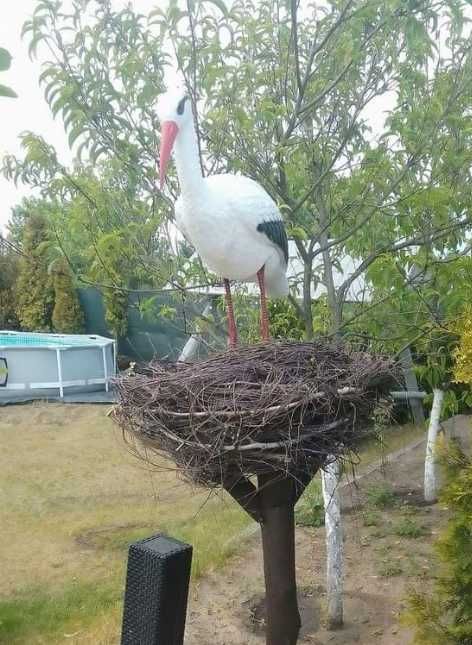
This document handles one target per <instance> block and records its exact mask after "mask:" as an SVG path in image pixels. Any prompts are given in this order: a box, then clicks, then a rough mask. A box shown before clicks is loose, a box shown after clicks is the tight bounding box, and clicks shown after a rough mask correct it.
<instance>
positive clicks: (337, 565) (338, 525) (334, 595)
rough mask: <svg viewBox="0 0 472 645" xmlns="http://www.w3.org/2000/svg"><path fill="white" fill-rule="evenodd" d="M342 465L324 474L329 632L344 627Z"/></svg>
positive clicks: (325, 471)
mask: <svg viewBox="0 0 472 645" xmlns="http://www.w3.org/2000/svg"><path fill="white" fill-rule="evenodd" d="M340 476H341V465H340V463H339V461H337V460H336V461H333V462H332V463H331V464H329V466H326V468H325V470H323V471H322V473H321V484H322V488H323V499H324V507H325V528H326V581H327V595H328V629H337V628H339V627H341V626H342V624H343V575H344V572H343V568H344V566H343V565H344V562H343V527H342V515H341V496H340V494H339V480H340Z"/></svg>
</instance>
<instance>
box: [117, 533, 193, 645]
mask: <svg viewBox="0 0 472 645" xmlns="http://www.w3.org/2000/svg"><path fill="white" fill-rule="evenodd" d="M191 563H192V547H191V546H190V545H189V544H184V543H183V542H179V541H178V540H174V539H173V538H170V537H167V536H165V535H161V534H159V535H155V536H153V537H150V538H147V539H145V540H139V541H138V542H134V543H133V544H131V545H130V547H129V552H128V570H127V575H126V590H125V602H124V610H123V628H122V634H121V645H183V642H184V631H185V616H186V612H187V599H188V587H189V580H190V565H191Z"/></svg>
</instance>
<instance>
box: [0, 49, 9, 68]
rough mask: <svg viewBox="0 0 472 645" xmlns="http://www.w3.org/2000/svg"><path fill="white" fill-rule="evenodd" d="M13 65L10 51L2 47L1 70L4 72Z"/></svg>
mask: <svg viewBox="0 0 472 645" xmlns="http://www.w3.org/2000/svg"><path fill="white" fill-rule="evenodd" d="M10 65H11V54H10V52H9V51H7V50H6V49H4V48H3V47H0V72H4V71H5V70H7V69H10Z"/></svg>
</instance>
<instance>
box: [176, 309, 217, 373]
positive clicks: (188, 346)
mask: <svg viewBox="0 0 472 645" xmlns="http://www.w3.org/2000/svg"><path fill="white" fill-rule="evenodd" d="M210 314H211V305H207V306H206V307H205V309H204V311H203V315H204V316H209V315H210ZM201 342H202V339H201V337H200V334H192V335H191V336H190V338H189V339H188V340H187V342H186V343H185V345H184V346H183V349H182V351H181V352H180V356H179V358H178V359H177V361H178V362H179V363H184V362H185V361H191V360H192V359H193V358H195V356H196V355H197V353H198V348H199V347H200V344H201Z"/></svg>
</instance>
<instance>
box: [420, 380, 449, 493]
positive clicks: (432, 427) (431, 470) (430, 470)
mask: <svg viewBox="0 0 472 645" xmlns="http://www.w3.org/2000/svg"><path fill="white" fill-rule="evenodd" d="M443 399H444V390H440V389H438V388H435V389H434V390H433V407H432V408H431V416H430V418H429V428H428V439H427V441H426V459H425V462H424V498H425V501H426V502H435V501H436V499H437V493H438V472H437V470H438V469H437V464H436V459H435V456H434V448H435V445H436V441H437V438H438V432H439V420H440V418H441V408H442V402H443Z"/></svg>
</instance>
